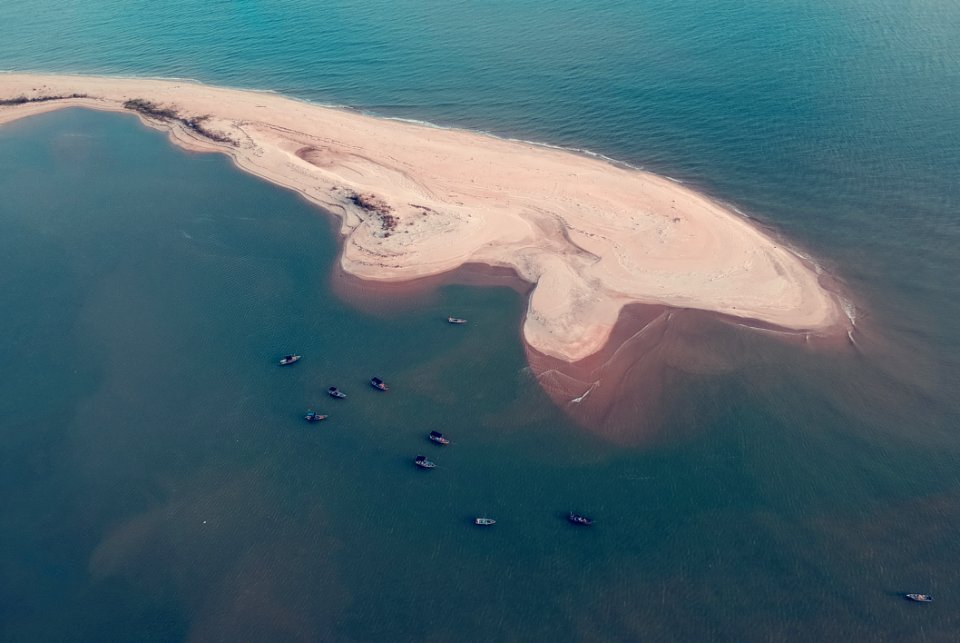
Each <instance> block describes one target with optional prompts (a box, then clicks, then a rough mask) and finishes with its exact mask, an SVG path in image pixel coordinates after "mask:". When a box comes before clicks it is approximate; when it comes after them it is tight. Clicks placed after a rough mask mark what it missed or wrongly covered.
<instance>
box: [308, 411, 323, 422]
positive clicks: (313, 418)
mask: <svg viewBox="0 0 960 643" xmlns="http://www.w3.org/2000/svg"><path fill="white" fill-rule="evenodd" d="M327 417H328V416H326V415H320V414H319V413H317V412H316V411H307V414H306V415H304V416H303V419H304V420H306V421H307V422H319V421H321V420H326V419H327Z"/></svg>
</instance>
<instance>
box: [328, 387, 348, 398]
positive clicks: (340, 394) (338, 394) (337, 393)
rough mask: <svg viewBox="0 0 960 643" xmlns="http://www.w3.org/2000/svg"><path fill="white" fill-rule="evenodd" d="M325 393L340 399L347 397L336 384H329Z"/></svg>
mask: <svg viewBox="0 0 960 643" xmlns="http://www.w3.org/2000/svg"><path fill="white" fill-rule="evenodd" d="M327 395H329V396H330V397H335V398H337V399H338V400H342V399H344V398H346V397H347V394H346V393H344V392H343V391H341V390H340V389H338V388H337V387H336V386H331V387H330V388H328V389H327Z"/></svg>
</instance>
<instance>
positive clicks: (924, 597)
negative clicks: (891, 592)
mask: <svg viewBox="0 0 960 643" xmlns="http://www.w3.org/2000/svg"><path fill="white" fill-rule="evenodd" d="M905 596H906V597H907V600H910V601H913V602H914V603H932V602H933V596H930V594H905Z"/></svg>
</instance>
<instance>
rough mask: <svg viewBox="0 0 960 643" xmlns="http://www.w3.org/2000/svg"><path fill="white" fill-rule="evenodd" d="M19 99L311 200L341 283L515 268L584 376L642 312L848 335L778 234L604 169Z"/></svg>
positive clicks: (400, 130) (285, 127)
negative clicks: (84, 117)
mask: <svg viewBox="0 0 960 643" xmlns="http://www.w3.org/2000/svg"><path fill="white" fill-rule="evenodd" d="M72 94H85V96H84V97H69V96H71V95H72ZM18 96H25V97H27V98H28V99H30V98H37V97H42V96H51V97H54V98H53V99H51V100H47V101H44V102H24V103H22V104H15V105H3V106H0V125H2V124H4V123H7V122H11V121H13V120H18V119H20V118H26V117H29V116H33V115H39V114H42V113H46V112H50V111H54V110H57V109H64V108H67V107H82V108H90V109H98V110H102V111H114V112H121V113H123V112H132V113H136V114H137V116H138V117H139V118H140V120H141V122H143V123H145V124H146V125H148V126H150V127H153V128H155V129H160V130H162V131H166V132H167V133H168V135H169V136H170V138H171V140H172V141H173V142H174V143H175V144H177V145H178V146H180V147H182V148H185V149H188V150H193V151H205V152H206V151H214V152H220V153H225V154H228V155H229V156H230V157H231V158H232V159H233V161H234V163H235V165H236V166H237V167H238V168H240V169H242V170H244V171H247V172H249V173H251V174H254V175H256V176H258V177H260V178H262V179H265V180H267V181H270V182H272V183H274V184H277V185H280V186H282V187H286V188H289V189H293V190H296V191H297V192H299V193H300V194H302V195H303V196H304V197H305V198H306V199H307V200H309V201H310V202H312V203H313V204H315V205H318V206H320V207H321V208H322V209H323V210H324V211H326V212H328V213H329V214H331V215H333V216H335V217H338V218H339V220H340V221H339V228H340V233H341V237H342V242H343V243H342V247H341V254H340V258H339V264H340V265H339V268H340V270H341V271H342V272H343V273H345V274H346V275H349V276H351V277H356V278H358V279H360V280H363V282H365V283H383V284H396V283H398V282H417V281H419V280H421V279H423V278H429V277H436V276H443V275H445V274H447V273H450V272H451V271H457V270H458V269H459V268H460V267H463V266H465V265H470V264H484V265H487V266H490V267H491V269H492V270H494V271H503V270H507V271H510V272H512V273H513V274H515V275H516V278H517V279H518V280H519V281H520V282H523V283H525V284H527V285H529V290H530V296H529V298H528V303H527V311H526V316H525V320H524V325H523V333H522V334H523V338H524V340H525V343H526V344H527V345H528V346H529V347H530V348H532V349H534V350H536V351H537V352H538V353H541V354H544V355H547V356H550V357H553V358H556V359H559V360H561V361H565V362H568V363H571V364H573V363H576V362H579V361H581V360H583V359H586V358H588V357H589V356H591V355H594V354H596V353H598V352H601V351H603V350H604V348H605V347H606V345H607V343H608V342H609V341H610V340H611V339H612V335H611V334H612V333H613V329H614V327H615V326H616V324H617V322H618V319H619V318H620V316H621V314H622V312H623V310H624V308H625V307H626V306H630V305H632V304H645V305H662V306H666V307H668V308H679V309H683V308H694V309H700V310H705V311H709V312H715V313H719V314H720V315H721V316H725V317H734V318H736V319H738V320H741V321H746V320H756V321H757V322H759V325H760V326H761V327H774V328H780V329H784V330H787V331H790V332H794V333H797V332H799V333H811V332H812V333H820V334H824V333H826V334H832V333H833V332H836V331H838V330H845V329H846V327H847V326H849V320H848V319H847V317H846V315H845V314H844V311H843V310H842V306H841V302H840V300H839V298H838V297H837V295H836V294H835V293H833V292H831V291H830V290H829V289H828V288H825V287H824V286H823V285H822V284H821V279H820V275H819V267H817V266H816V265H815V264H814V265H811V263H812V260H810V259H809V258H808V257H806V256H805V255H803V254H801V253H799V252H797V251H795V250H793V249H791V248H790V247H789V246H787V245H785V244H783V243H782V242H781V241H780V240H779V239H778V238H776V236H775V233H772V232H771V231H769V230H765V229H763V227H762V226H761V225H759V224H758V223H757V222H755V221H754V220H753V219H751V218H750V217H747V216H744V215H741V214H738V213H736V212H735V211H734V209H733V208H732V207H731V206H725V205H723V204H720V203H718V202H716V201H715V200H712V199H710V198H709V197H706V196H705V195H702V194H700V193H697V192H695V191H693V190H691V189H689V188H686V187H685V186H684V185H683V184H682V183H678V182H676V181H675V180H674V179H670V178H669V177H661V176H658V175H654V174H651V173H649V172H646V171H644V170H639V169H632V166H629V165H628V164H620V163H619V162H617V161H615V160H612V159H606V157H603V156H602V155H595V154H594V153H589V152H585V151H581V150H577V151H574V150H566V149H564V148H560V147H557V146H551V145H548V144H539V143H532V142H526V141H517V140H515V139H504V138H499V137H496V136H495V135H492V134H486V133H478V132H472V131H470V130H462V129H457V128H447V127H444V126H434V125H428V124H421V123H414V122H410V121H408V120H404V119H393V118H380V117H374V116H369V115H365V114H363V113H361V112H357V111H354V110H348V109H346V108H339V107H323V106H319V105H316V104H314V103H309V102H307V101H303V100H302V99H295V98H287V97H284V96H282V95H280V94H277V93H276V92H272V91H254V90H232V89H223V88H217V87H210V86H206V85H202V84H199V83H196V82H195V81H189V82H188V81H172V80H154V79H135V78H105V77H87V76H64V75H32V74H31V75H23V74H9V73H0V100H3V99H6V100H9V99H13V98H15V97H18ZM58 96H68V98H56V97H58ZM138 101H139V105H140V106H141V107H142V106H143V105H144V104H146V105H149V108H147V109H146V110H142V109H141V110H138V109H136V108H132V107H130V105H131V104H134V105H136V104H138ZM151 110H153V111H151ZM501 274H502V273H501ZM441 281H443V280H442V279H441ZM410 285H413V284H410Z"/></svg>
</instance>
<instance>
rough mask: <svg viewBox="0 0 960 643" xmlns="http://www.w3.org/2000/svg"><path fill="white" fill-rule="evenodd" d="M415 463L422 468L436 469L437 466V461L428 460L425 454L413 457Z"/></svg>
mask: <svg viewBox="0 0 960 643" xmlns="http://www.w3.org/2000/svg"><path fill="white" fill-rule="evenodd" d="M413 463H414V464H415V465H417V466H418V467H420V468H421V469H434V468H436V466H437V464H436V463H435V462H431V461H430V460H427V456H425V455H418V456H417V457H416V458H414V459H413Z"/></svg>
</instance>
